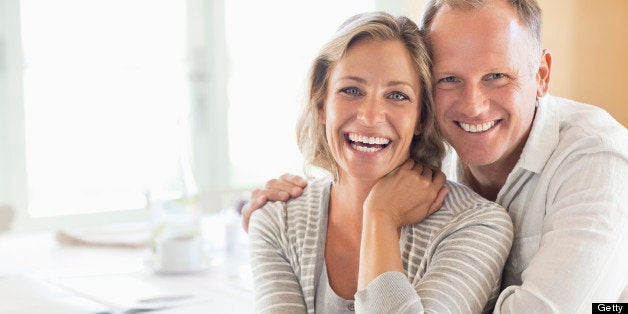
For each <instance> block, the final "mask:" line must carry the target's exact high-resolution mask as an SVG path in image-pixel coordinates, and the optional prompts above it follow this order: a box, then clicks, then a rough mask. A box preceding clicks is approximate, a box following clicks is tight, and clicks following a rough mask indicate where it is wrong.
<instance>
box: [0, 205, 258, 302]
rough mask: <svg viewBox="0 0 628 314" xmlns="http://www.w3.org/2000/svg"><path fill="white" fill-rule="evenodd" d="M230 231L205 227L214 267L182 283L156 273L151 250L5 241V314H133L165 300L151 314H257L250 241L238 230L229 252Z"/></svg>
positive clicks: (216, 223) (0, 288)
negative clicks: (145, 301) (148, 261)
mask: <svg viewBox="0 0 628 314" xmlns="http://www.w3.org/2000/svg"><path fill="white" fill-rule="evenodd" d="M224 225H225V224H224V221H223V220H221V219H220V217H219V216H218V215H214V216H210V217H207V218H206V219H204V223H203V229H204V230H205V232H204V235H205V237H206V238H207V240H208V241H209V242H210V249H209V252H210V256H211V262H210V264H209V266H208V268H207V269H206V270H204V271H202V272H197V273H191V274H176V275H160V274H156V273H154V272H153V271H152V270H151V269H150V268H149V267H148V266H147V264H146V262H145V261H146V258H147V257H148V256H149V250H148V249H131V248H115V247H87V246H67V245H62V244H59V243H58V242H57V241H56V240H55V237H54V233H52V232H44V233H33V234H0V313H14V314H21V313H29V314H30V313H64V314H65V313H125V312H126V313H132V312H133V310H132V308H129V306H135V305H137V304H138V302H137V301H138V300H141V299H147V298H149V299H150V298H160V297H173V299H170V300H168V299H162V300H161V302H156V303H152V304H149V305H150V306H153V307H154V308H159V309H158V310H156V311H153V312H151V313H160V314H164V313H199V312H205V313H252V312H253V311H254V308H253V303H254V300H253V289H252V283H251V275H250V269H249V264H248V250H247V248H248V244H247V237H246V234H245V233H244V232H243V231H242V230H241V228H239V229H238V231H237V232H238V236H237V241H236V243H235V246H233V247H231V248H230V249H227V245H226V244H225V243H226V241H225V233H226V232H227V230H226V229H225V226H224ZM230 232H233V230H231V231H230ZM177 297H181V299H179V300H177V299H176V298H177ZM144 305H146V304H144ZM129 310H130V311H129ZM136 310H137V309H136Z"/></svg>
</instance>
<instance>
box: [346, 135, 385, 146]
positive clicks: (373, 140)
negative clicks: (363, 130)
mask: <svg viewBox="0 0 628 314" xmlns="http://www.w3.org/2000/svg"><path fill="white" fill-rule="evenodd" d="M349 140H351V141H352V142H358V143H364V144H377V145H386V144H388V143H390V140H389V139H387V138H383V137H368V136H362V135H358V134H353V133H349Z"/></svg>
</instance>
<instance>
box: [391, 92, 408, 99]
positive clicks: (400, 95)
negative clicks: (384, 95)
mask: <svg viewBox="0 0 628 314" xmlns="http://www.w3.org/2000/svg"><path fill="white" fill-rule="evenodd" d="M389 98H391V99H393V100H407V99H408V96H406V95H404V94H403V93H399V92H396V93H392V94H390V96H389Z"/></svg>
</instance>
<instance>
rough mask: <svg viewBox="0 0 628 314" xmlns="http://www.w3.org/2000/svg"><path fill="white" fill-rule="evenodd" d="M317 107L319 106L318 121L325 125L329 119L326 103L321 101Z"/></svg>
mask: <svg viewBox="0 0 628 314" xmlns="http://www.w3.org/2000/svg"><path fill="white" fill-rule="evenodd" d="M317 107H318V122H319V123H320V124H322V125H325V122H326V121H327V115H326V113H325V104H324V103H319V104H318V106H317Z"/></svg>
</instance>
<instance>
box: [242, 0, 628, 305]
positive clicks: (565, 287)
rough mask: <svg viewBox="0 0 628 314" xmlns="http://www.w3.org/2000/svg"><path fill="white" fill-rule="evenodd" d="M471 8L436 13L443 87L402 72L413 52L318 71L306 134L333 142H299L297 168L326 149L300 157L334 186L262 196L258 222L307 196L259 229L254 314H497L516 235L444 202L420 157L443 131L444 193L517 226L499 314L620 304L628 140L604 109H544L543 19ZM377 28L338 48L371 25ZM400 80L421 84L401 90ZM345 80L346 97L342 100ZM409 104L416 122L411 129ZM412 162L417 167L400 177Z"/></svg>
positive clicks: (388, 51)
mask: <svg viewBox="0 0 628 314" xmlns="http://www.w3.org/2000/svg"><path fill="white" fill-rule="evenodd" d="M471 2H474V4H469V1H466V2H465V4H459V3H460V1H430V2H429V3H428V6H427V8H428V9H427V10H426V12H425V14H424V17H423V20H422V23H423V25H422V29H423V32H424V34H425V36H426V40H427V43H428V47H429V48H430V52H431V56H432V62H433V67H432V71H431V72H432V73H431V75H432V76H433V77H432V78H431V80H429V79H425V76H426V75H427V76H428V78H429V75H430V73H429V72H428V71H429V70H427V69H425V68H422V67H420V66H418V65H416V64H413V65H406V66H403V65H402V64H401V63H395V62H402V61H401V60H402V59H403V60H406V61H405V62H406V63H408V64H412V63H411V62H412V61H408V60H409V59H412V58H413V57H411V56H414V55H416V53H417V50H416V48H410V47H413V46H411V45H409V44H408V43H407V42H406V40H405V39H399V38H397V39H391V38H390V37H386V36H384V35H379V34H376V35H371V36H370V37H369V36H366V37H364V36H362V37H360V36H358V38H355V39H353V40H350V41H349V42H341V43H343V44H346V46H345V47H341V46H334V45H333V44H332V47H334V48H335V49H337V50H339V51H342V49H346V51H345V53H344V54H337V55H335V56H334V55H333V54H332V55H331V57H335V58H331V59H322V60H317V61H316V62H315V65H314V69H313V70H314V73H313V74H315V71H317V70H320V71H322V72H323V73H322V74H323V75H322V76H320V77H319V78H320V80H317V81H311V83H312V84H313V85H312V86H313V87H317V86H318V87H319V89H318V90H316V89H314V90H312V91H311V93H310V96H311V97H310V99H314V100H319V101H318V102H315V103H313V104H312V105H314V106H318V107H314V108H309V109H310V110H311V111H313V112H314V114H316V113H319V114H320V116H318V117H316V116H314V117H310V121H312V118H317V120H315V121H313V122H312V124H314V125H311V127H323V128H325V133H324V134H325V135H326V137H323V138H322V139H319V140H318V141H317V140H316V139H315V138H307V137H305V138H303V137H300V141H302V143H301V147H302V150H303V148H304V147H305V146H304V145H303V144H307V145H306V146H307V147H310V146H308V145H312V144H315V143H308V142H307V141H312V142H322V143H323V147H324V148H325V149H318V147H315V148H316V149H318V150H315V151H314V152H309V156H308V151H307V150H305V151H304V154H305V156H306V159H309V161H310V162H312V163H313V164H315V165H320V166H323V167H325V168H327V169H330V170H332V173H333V174H334V181H333V183H331V184H330V183H328V182H324V181H320V180H318V181H313V182H310V183H309V185H308V187H307V188H306V189H304V190H302V189H301V188H302V187H304V184H303V182H300V180H299V179H297V178H291V177H284V179H285V180H279V181H273V182H272V183H271V184H270V186H269V188H267V189H266V190H261V191H256V192H254V193H253V196H254V197H253V199H252V202H251V203H250V204H249V205H247V212H250V210H254V209H256V208H257V207H259V206H260V203H262V202H264V201H265V200H266V199H267V198H268V199H271V200H284V201H285V200H286V196H287V193H289V194H290V195H291V196H292V197H296V196H299V195H300V194H301V193H303V195H302V196H300V197H298V198H296V199H295V200H292V201H289V202H287V203H269V204H268V205H266V206H265V208H264V209H262V210H259V211H257V212H256V213H255V214H254V215H253V218H252V221H251V228H250V233H251V245H252V247H251V249H252V251H251V258H252V260H251V262H252V266H253V273H254V278H255V279H254V280H255V283H256V292H257V293H258V294H257V298H258V306H259V309H260V310H263V309H264V307H265V306H269V307H268V308H267V309H269V311H274V310H280V309H282V306H290V305H294V306H302V308H301V310H300V311H305V310H306V309H307V311H310V312H312V311H313V310H314V307H315V308H316V310H317V311H323V310H325V309H327V310H330V311H334V309H336V310H337V309H338V308H334V306H342V305H343V304H344V305H347V306H351V305H352V303H351V302H352V300H351V299H355V305H356V307H357V309H358V310H362V309H364V310H368V311H411V312H418V311H421V310H422V309H423V310H426V311H429V310H431V309H435V311H436V312H443V311H452V312H479V311H481V310H482V309H483V308H490V307H491V305H492V304H491V302H493V301H492V300H494V299H493V296H495V295H496V294H495V293H494V292H495V290H497V292H498V291H499V289H500V287H499V272H500V271H501V267H502V266H503V263H504V258H505V256H507V255H508V252H502V251H503V250H506V251H507V250H508V246H509V244H510V239H509V236H510V234H509V232H510V229H509V228H510V226H509V224H505V223H503V222H502V221H501V220H500V219H501V218H500V217H502V215H503V212H502V211H501V210H500V209H499V208H498V207H497V206H495V204H494V203H491V202H487V201H484V200H482V199H480V198H477V196H475V195H474V194H472V193H469V192H467V190H466V189H465V188H463V187H461V186H459V185H456V184H453V183H447V184H445V186H444V187H443V179H442V177H441V175H440V174H439V172H438V171H437V170H432V169H431V168H430V167H432V166H436V165H438V161H439V156H440V155H439V154H438V153H437V152H439V150H438V145H437V144H436V145H435V146H434V145H432V146H430V145H429V144H426V143H429V142H430V139H429V132H431V131H432V130H433V126H432V125H430V120H431V119H432V118H431V116H432V115H435V118H436V120H437V124H438V125H439V127H440V130H441V132H442V133H443V135H444V137H445V139H446V140H447V141H448V143H449V144H451V145H452V146H453V148H454V149H455V150H456V153H457V156H454V157H453V158H451V159H453V161H452V164H451V165H452V166H451V167H450V168H444V170H445V171H446V172H448V175H449V178H450V179H453V180H455V181H459V182H462V183H465V184H466V185H468V186H470V187H471V188H473V190H475V191H476V192H478V193H479V194H480V195H482V196H484V197H485V198H487V199H489V200H494V201H496V202H497V203H499V204H501V205H502V206H504V207H505V208H506V210H507V211H508V214H510V219H512V221H513V224H514V231H515V232H514V241H513V246H512V250H511V251H510V255H509V256H508V261H507V262H506V264H505V267H504V276H503V282H502V291H501V293H500V294H499V298H498V299H497V303H496V305H495V312H523V311H525V312H534V313H539V312H560V313H576V312H588V311H591V303H592V302H617V301H618V299H619V300H620V301H623V302H626V295H625V292H624V295H623V296H622V297H620V294H621V293H622V290H624V289H625V287H626V276H627V275H628V272H626V266H625V265H627V262H628V260H627V258H628V257H627V255H626V254H627V251H628V247H627V244H626V228H624V226H626V223H627V219H628V218H627V217H628V213H627V212H626V210H624V207H625V205H624V204H625V203H626V201H627V199H626V193H625V191H624V190H625V187H626V186H627V184H626V179H627V178H628V169H627V168H628V166H627V162H628V161H627V160H628V157H627V156H628V152H627V151H628V149H627V147H626V145H627V143H628V141H627V139H628V136H627V134H626V129H625V128H623V127H622V126H620V125H619V124H618V123H617V122H616V121H614V120H613V119H612V118H610V117H609V116H608V115H607V114H606V113H604V112H602V111H601V110H599V109H596V108H594V107H591V106H587V105H582V104H578V103H575V102H573V101H568V100H565V99H560V98H555V97H551V96H548V95H546V93H547V89H548V83H549V76H550V67H551V55H550V54H549V52H547V51H545V50H542V49H541V44H540V9H539V8H538V5H537V4H536V3H535V2H534V1H506V0H488V1H471ZM368 16H369V15H365V16H362V18H356V19H353V20H351V21H349V22H348V23H347V24H346V25H345V26H344V28H342V29H341V31H340V33H339V34H338V35H337V37H336V38H337V39H338V38H341V37H342V36H343V33H342V32H343V30H345V31H349V30H351V29H353V28H354V27H356V28H357V27H359V26H360V25H359V24H360V21H362V22H364V24H365V25H366V24H369V22H368V21H367V20H368ZM371 17H373V18H374V17H375V16H372V15H371ZM380 18H384V17H382V16H380ZM375 20H377V18H375ZM397 23H399V21H398V22H397ZM376 24H378V25H379V24H381V23H376ZM402 24H403V23H402ZM345 35H346V36H348V35H347V34H345ZM332 43H333V42H332ZM393 43H397V47H396V48H397V49H395V47H394V46H395V45H394V44H393ZM399 43H403V45H401V46H403V47H406V48H405V50H404V49H400V48H399ZM384 51H385V52H384ZM336 52H338V51H336ZM392 55H394V56H397V57H395V58H393V57H391V56H392ZM408 58H409V59H408ZM415 60H416V59H415ZM319 61H321V62H322V63H321V65H322V66H325V67H322V68H321V67H319V68H317V67H316V65H317V63H318V62H319ZM329 62H331V64H330V63H329ZM424 62H425V61H424ZM360 64H368V66H360ZM404 67H405V68H407V69H405V71H415V73H416V77H421V78H422V79H420V80H419V81H418V83H417V82H414V83H413V82H412V79H406V78H405V77H408V78H410V77H412V75H411V74H410V75H408V74H407V72H403V71H401V70H400V69H401V68H404ZM352 69H353V70H355V69H357V70H359V71H357V70H356V72H355V73H353V72H351V70H352ZM325 71H327V72H325ZM343 71H344V72H343ZM374 71H379V72H381V73H377V74H374V73H376V72H374ZM319 74H321V73H319ZM343 74H345V75H344V76H343ZM386 74H390V75H386ZM404 75H405V76H404ZM380 76H381V77H380ZM372 77H378V79H377V80H376V79H373V78H372ZM312 78H316V76H313V77H312ZM342 78H346V79H348V80H349V82H350V84H348V85H346V86H345V85H342V84H340V85H339V86H336V85H334V82H337V81H338V82H341V81H342V80H341V79H342ZM335 80H337V81H335ZM432 82H434V86H433V96H434V106H433V110H434V111H433V112H430V111H429V110H430V109H432V108H431V101H430V97H431V95H430V93H429V91H430V90H432V88H431V87H430V84H431V83H432ZM404 83H405V84H404ZM416 84H418V86H419V87H418V90H416V88H410V89H409V90H405V89H403V87H404V86H412V85H416ZM337 87H339V89H335V88H337ZM426 91H427V93H423V94H421V93H422V92H426ZM412 101H414V106H415V107H414V108H415V110H417V113H416V114H414V115H413V114H412V113H411V112H409V111H408V112H403V110H402V109H407V108H406V107H407V106H406V107H404V106H403V105H404V104H406V105H407V104H408V103H412ZM419 108H420V111H418V110H419ZM312 109H316V110H312ZM413 119H414V120H413ZM306 120H307V119H306ZM411 121H415V122H416V124H415V125H413V127H409V126H408V125H407V124H408V123H409V122H411ZM316 122H318V125H316ZM301 127H303V125H301ZM371 127H372V128H373V131H371ZM367 137H368V144H367V143H366V142H367V140H366V138H367ZM371 138H372V139H371ZM304 140H305V143H304ZM324 145H328V146H324ZM420 149H425V150H423V151H420ZM430 154H432V155H431V157H429V158H428V157H426V156H430ZM380 156H381V157H383V159H384V160H382V161H380V160H378V158H379V157H380ZM408 156H410V157H412V158H415V161H418V163H417V164H413V163H412V162H405V163H404V158H403V157H406V158H407V157H408ZM308 157H309V158H308ZM311 157H317V158H318V159H313V158H311ZM393 157H394V158H393ZM422 157H425V158H424V159H418V158H422ZM450 157H451V156H450ZM435 160H436V162H435ZM330 161H331V162H330ZM370 161H372V162H370ZM375 161H377V162H375ZM325 162H328V163H325ZM419 164H423V165H425V166H420V165H419ZM399 165H401V166H400V167H398V168H397V166H399ZM330 166H331V167H330ZM334 166H335V168H334ZM395 168H396V169H395ZM334 169H336V170H334ZM393 169H394V170H393ZM391 170H392V171H391ZM389 172H390V173H389ZM380 177H381V179H379V178H380ZM374 178H378V179H379V180H373V179H374ZM373 181H375V182H373ZM368 183H371V187H372V188H371V189H370V190H368V189H367V187H368ZM293 190H296V191H293ZM447 190H449V194H448V195H447V197H446V198H445V199H444V201H443V196H444V193H445V192H446V191H447ZM281 193H284V194H286V195H281ZM258 198H261V202H260V200H258ZM282 198H283V199H282ZM360 200H362V206H361V207H360V208H357V209H354V210H353V211H351V210H349V209H350V208H351V207H352V206H351V205H352V204H353V205H354V206H353V207H355V204H359V202H360ZM441 203H442V207H441V206H440V205H441ZM436 209H438V210H437V211H436V212H435V213H432V212H433V211H434V210H436ZM358 214H359V215H358ZM430 214H431V215H430ZM356 216H357V217H358V218H353V219H351V218H350V217H356ZM426 216H427V218H425V217H426ZM245 220H246V217H245ZM358 230H359V231H360V232H357V231H358ZM487 237H488V238H490V239H491V240H490V241H487V240H484V239H485V238H487ZM504 239H506V240H504ZM400 249H401V250H400ZM496 272H497V275H496V274H495V273H496ZM325 274H327V276H325ZM495 276H497V277H495ZM469 277H473V278H469ZM493 279H494V280H493ZM276 280H277V281H276ZM478 283H482V284H478ZM272 291H277V292H278V293H273V292H272ZM266 292H268V293H266ZM356 292H357V293H356ZM354 293H355V294H354ZM478 304H479V305H478ZM439 307H440V308H439ZM283 309H284V310H286V311H293V310H297V311H299V309H298V308H290V307H287V308H283Z"/></svg>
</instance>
